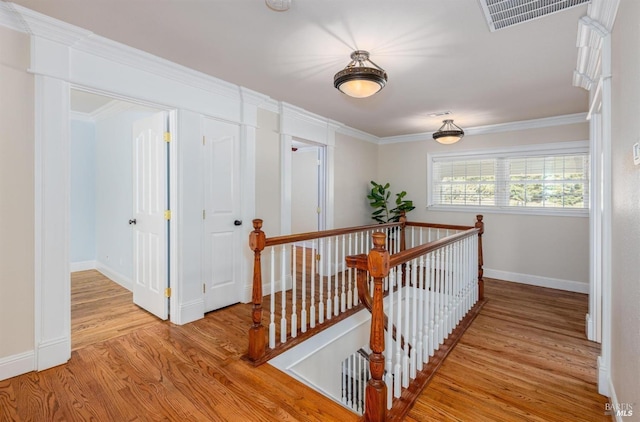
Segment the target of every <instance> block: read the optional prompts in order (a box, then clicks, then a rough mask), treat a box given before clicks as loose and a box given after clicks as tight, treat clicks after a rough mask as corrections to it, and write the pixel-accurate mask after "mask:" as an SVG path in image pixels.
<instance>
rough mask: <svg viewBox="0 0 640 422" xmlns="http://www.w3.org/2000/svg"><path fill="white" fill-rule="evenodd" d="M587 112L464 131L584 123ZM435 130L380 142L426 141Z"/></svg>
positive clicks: (513, 129)
mask: <svg viewBox="0 0 640 422" xmlns="http://www.w3.org/2000/svg"><path fill="white" fill-rule="evenodd" d="M586 120H587V113H576V114H566V115H563V116H552V117H544V118H541V119H531V120H520V121H516V122H507V123H498V124H495V125H486V126H475V127H469V128H465V129H464V132H465V134H466V135H467V136H470V135H486V134H490V133H500V132H515V131H519V130H528V129H541V128H545V127H554V126H564V125H573V124H579V123H584V122H586ZM432 135H433V132H423V133H414V134H410V135H400V136H388V137H386V138H380V142H379V143H380V144H397V143H402V142H424V140H425V139H431V137H432Z"/></svg>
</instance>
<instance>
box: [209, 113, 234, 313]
mask: <svg viewBox="0 0 640 422" xmlns="http://www.w3.org/2000/svg"><path fill="white" fill-rule="evenodd" d="M203 126H204V128H203V130H204V134H203V144H204V145H203V148H204V169H205V181H204V207H205V208H204V210H203V218H204V259H203V266H204V271H203V274H204V284H205V286H204V293H205V294H204V296H205V299H204V300H205V311H206V312H209V311H212V310H214V309H219V308H222V307H224V306H228V305H231V304H234V303H238V302H239V301H240V298H241V293H242V291H241V284H242V283H241V282H240V280H239V276H240V271H239V265H240V254H241V251H242V249H241V247H242V243H241V241H242V239H241V237H240V236H241V234H242V230H241V225H242V224H243V222H242V221H241V220H240V217H241V213H240V144H239V143H240V128H239V127H238V126H237V125H234V124H231V123H225V122H221V121H217V120H213V119H206V118H205V119H204V125H203Z"/></svg>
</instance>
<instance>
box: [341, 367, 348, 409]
mask: <svg viewBox="0 0 640 422" xmlns="http://www.w3.org/2000/svg"><path fill="white" fill-rule="evenodd" d="M347 359H348V358H347ZM346 369H347V365H346V363H345V361H344V360H343V361H342V379H341V381H342V396H341V397H340V401H341V402H342V404H344V405H346V404H347V371H346Z"/></svg>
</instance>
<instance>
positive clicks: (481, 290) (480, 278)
mask: <svg viewBox="0 0 640 422" xmlns="http://www.w3.org/2000/svg"><path fill="white" fill-rule="evenodd" d="M483 218H484V217H483V216H482V215H476V228H477V229H480V231H479V232H478V300H482V299H484V278H483V275H484V269H483V265H484V259H483V258H482V235H483V234H484V222H483V221H482V219H483Z"/></svg>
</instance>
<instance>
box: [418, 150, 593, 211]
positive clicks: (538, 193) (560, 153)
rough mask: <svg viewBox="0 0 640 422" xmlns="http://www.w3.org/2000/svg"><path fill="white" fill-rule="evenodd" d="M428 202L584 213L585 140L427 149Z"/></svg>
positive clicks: (586, 190) (440, 205) (586, 186)
mask: <svg viewBox="0 0 640 422" xmlns="http://www.w3.org/2000/svg"><path fill="white" fill-rule="evenodd" d="M428 160H429V162H428V167H429V183H428V186H429V192H428V198H429V206H430V207H433V208H442V209H456V208H458V209H466V210H469V209H471V208H474V209H477V210H488V211H490V210H492V209H493V210H495V211H503V212H526V213H538V214H559V215H576V214H577V215H587V214H588V208H589V152H588V146H587V143H586V142H567V143H563V144H550V145H538V146H529V147H519V148H512V149H502V150H487V151H475V152H473V153H470V152H464V153H460V154H430V155H429V156H428Z"/></svg>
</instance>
